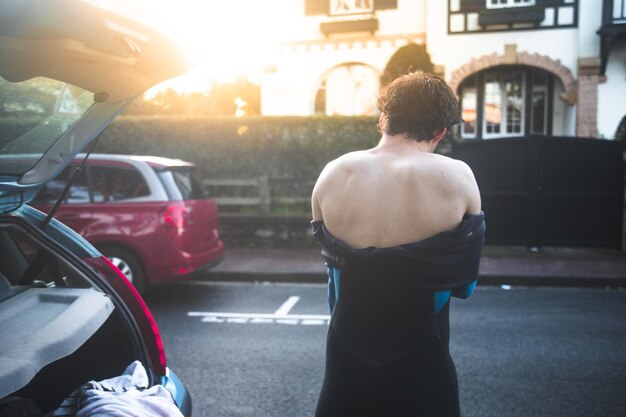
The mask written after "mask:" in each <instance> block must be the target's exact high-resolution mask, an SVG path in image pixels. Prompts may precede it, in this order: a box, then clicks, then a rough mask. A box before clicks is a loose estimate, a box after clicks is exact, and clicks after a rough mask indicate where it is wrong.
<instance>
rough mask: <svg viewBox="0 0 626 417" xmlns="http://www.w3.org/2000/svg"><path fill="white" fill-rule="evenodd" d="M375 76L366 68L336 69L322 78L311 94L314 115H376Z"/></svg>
mask: <svg viewBox="0 0 626 417" xmlns="http://www.w3.org/2000/svg"><path fill="white" fill-rule="evenodd" d="M378 89H379V73H378V71H377V70H376V69H374V68H372V67H370V66H369V65H365V64H361V63H356V62H351V63H345V64H341V65H338V66H336V67H334V68H333V69H331V70H330V71H328V72H327V73H326V74H325V76H324V77H323V79H322V81H321V83H320V87H319V88H318V90H317V92H316V94H315V114H326V115H331V116H332V115H342V116H363V115H374V114H376V112H377V110H376V97H377V95H378Z"/></svg>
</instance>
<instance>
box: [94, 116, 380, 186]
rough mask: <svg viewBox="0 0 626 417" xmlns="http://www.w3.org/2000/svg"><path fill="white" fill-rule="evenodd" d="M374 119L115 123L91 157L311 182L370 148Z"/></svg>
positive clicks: (180, 119) (207, 175)
mask: <svg viewBox="0 0 626 417" xmlns="http://www.w3.org/2000/svg"><path fill="white" fill-rule="evenodd" d="M376 123H377V118H376V117H336V116H335V117H328V116H312V117H244V118H235V117H216V118H203V117H185V116H176V117H166V116H165V117H164V116H156V117H155V116H152V117H121V118H118V119H117V120H116V121H115V122H114V123H113V124H112V125H111V126H109V127H108V128H107V129H106V130H105V131H104V133H103V136H102V138H101V139H100V142H99V143H98V145H97V147H96V149H95V151H96V152H105V153H124V154H138V155H140V154H143V155H157V156H164V157H170V158H180V159H184V160H187V161H190V162H193V163H195V164H196V165H197V167H198V170H199V172H200V176H201V177H204V178H251V177H258V176H260V175H268V176H270V177H274V178H276V177H278V178H280V177H292V178H304V179H313V180H314V179H316V178H317V176H318V175H319V173H320V171H321V170H322V168H323V167H324V165H325V164H326V163H327V162H329V161H330V160H332V159H334V158H336V157H338V156H339V155H342V154H344V153H346V152H350V151H354V150H358V149H365V148H370V147H372V146H375V144H376V143H377V141H378V138H379V136H378V132H377V129H376Z"/></svg>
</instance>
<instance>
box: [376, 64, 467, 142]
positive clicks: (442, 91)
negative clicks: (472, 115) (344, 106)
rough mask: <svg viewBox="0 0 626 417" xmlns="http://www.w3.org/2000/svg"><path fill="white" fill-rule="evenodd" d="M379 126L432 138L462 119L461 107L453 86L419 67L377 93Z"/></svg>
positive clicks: (388, 131)
mask: <svg viewBox="0 0 626 417" xmlns="http://www.w3.org/2000/svg"><path fill="white" fill-rule="evenodd" d="M377 104H378V110H380V112H381V122H380V124H379V128H380V130H381V131H382V132H383V133H386V134H388V135H398V134H404V135H405V136H406V137H408V138H412V139H415V140H417V141H423V140H431V139H433V138H434V137H435V136H436V135H437V134H438V133H442V131H443V130H444V129H449V128H450V127H451V126H454V125H455V124H457V123H461V122H462V121H463V120H462V119H461V109H460V106H459V102H458V100H457V98H456V96H455V95H454V92H453V91H452V89H451V88H450V87H449V86H448V85H447V84H446V83H445V82H444V81H443V80H441V79H440V78H438V77H436V76H435V75H432V74H427V73H424V72H421V71H417V72H414V73H411V74H406V75H403V76H401V77H398V78H396V79H395V80H394V81H392V82H391V83H389V84H387V85H386V86H385V87H384V88H383V89H382V90H381V92H380V94H379V95H378V103H377Z"/></svg>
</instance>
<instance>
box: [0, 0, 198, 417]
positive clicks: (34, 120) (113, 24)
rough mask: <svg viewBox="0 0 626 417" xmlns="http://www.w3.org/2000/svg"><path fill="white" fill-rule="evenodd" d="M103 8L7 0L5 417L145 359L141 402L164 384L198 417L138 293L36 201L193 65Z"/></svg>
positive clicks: (1, 342) (2, 48) (171, 399)
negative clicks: (104, 135)
mask: <svg viewBox="0 0 626 417" xmlns="http://www.w3.org/2000/svg"><path fill="white" fill-rule="evenodd" d="M93 3H94V2H91V3H90V2H87V1H67V0H46V1H43V2H42V1H40V0H20V1H17V2H14V1H0V254H1V255H0V414H2V415H16V414H17V410H20V411H21V414H17V415H25V410H28V411H29V412H31V414H28V415H41V414H40V413H48V412H50V411H52V410H54V409H55V408H56V407H57V406H58V405H59V404H60V403H61V402H62V401H64V399H66V398H67V397H68V396H69V395H70V394H71V393H72V392H73V391H74V390H75V389H76V388H79V387H80V386H85V385H83V384H86V383H88V381H90V380H93V381H102V380H104V379H109V378H116V376H119V375H121V374H122V373H124V372H125V370H128V369H134V370H137V369H139V365H141V369H143V370H144V371H145V373H144V376H145V378H142V379H144V380H145V381H142V382H141V383H142V388H145V390H144V391H141V393H142V394H141V395H138V396H137V397H135V400H138V398H139V397H142V398H143V396H147V395H152V392H153V391H154V392H159V393H161V394H164V397H165V398H164V399H163V400H164V401H168V404H169V405H170V406H171V407H173V409H174V410H175V411H176V412H177V413H178V414H180V413H182V414H183V415H187V416H189V415H191V400H190V397H189V393H188V391H187V389H186V388H185V386H184V385H183V384H182V383H181V381H180V379H179V378H178V377H177V375H176V374H175V373H174V372H173V371H172V370H171V369H169V368H168V366H167V360H166V357H165V352H164V349H163V343H162V341H161V336H160V334H159V331H158V328H157V325H156V323H155V321H154V319H153V317H152V315H151V313H150V311H149V309H148V308H147V307H146V304H145V303H144V301H143V299H142V298H141V296H140V295H139V293H138V292H137V291H136V289H135V288H134V287H133V286H132V285H131V284H130V283H129V281H128V280H127V279H126V278H125V277H124V275H123V274H122V273H121V272H120V270H119V269H118V268H116V267H115V266H114V265H113V264H112V263H111V262H110V261H109V260H108V259H107V258H106V257H104V256H103V255H102V254H101V253H100V252H99V251H98V250H97V249H96V248H95V247H94V246H93V245H91V244H90V243H88V242H87V241H86V240H85V239H84V238H83V237H81V236H80V235H79V234H77V233H76V232H74V231H73V230H71V229H70V228H68V227H67V226H65V225H63V224H62V223H60V222H59V221H57V220H55V219H53V218H50V217H49V216H46V215H45V214H43V213H42V212H40V211H38V210H36V209H35V208H32V207H30V206H28V205H27V204H26V203H27V202H28V201H30V199H32V197H33V196H34V195H35V194H36V193H37V190H38V189H39V188H41V187H42V186H43V185H44V184H46V183H47V182H48V181H50V180H52V179H53V178H55V177H56V176H58V175H59V174H60V173H61V171H62V170H63V169H64V168H65V166H67V164H69V163H71V161H72V160H74V158H75V157H76V155H77V154H78V153H79V152H80V151H81V150H82V149H84V148H85V147H86V146H88V145H89V144H90V143H91V142H92V141H93V140H94V139H95V138H96V137H98V135H99V134H100V133H101V132H102V130H103V129H104V128H105V127H106V126H107V125H108V124H109V123H110V122H111V121H112V120H113V119H114V118H115V116H116V115H117V114H118V113H119V112H121V111H122V110H123V109H124V108H125V107H126V106H127V105H128V103H129V102H130V101H131V100H132V98H133V97H136V96H137V95H140V94H141V93H142V92H143V91H145V90H146V89H147V88H149V87H150V86H152V85H154V84H157V83H159V82H161V81H163V80H165V79H168V78H171V77H172V76H175V75H177V74H179V73H181V72H183V71H184V70H186V65H185V64H184V63H183V61H182V60H181V59H180V56H179V50H178V48H176V47H175V46H174V45H173V44H172V43H171V42H169V41H168V40H167V39H165V38H164V37H163V36H161V35H159V33H157V32H155V31H154V30H152V29H149V28H147V27H145V26H143V25H140V24H138V23H136V22H134V21H133V20H131V19H128V18H126V17H123V16H121V15H119V14H116V13H113V12H110V11H106V10H104V9H101V8H99V7H98V6H96V5H95V4H93ZM100 3H102V2H100ZM157 171H158V170H157ZM176 204H178V203H175V204H174V205H173V207H186V206H185V205H179V206H176ZM175 210H176V209H174V211H175ZM181 210H183V211H184V209H181ZM172 219H176V217H175V216H172ZM144 384H145V386H144ZM89 386H98V384H97V383H94V384H91V385H89ZM131 389H132V388H131ZM164 390H165V391H164ZM122 397H124V395H122V394H121V393H120V396H117V395H116V398H120V399H121V398H122ZM152 411H155V412H156V411H157V409H156V408H155V409H154V410H152ZM146 414H147V413H146V412H144V413H139V412H137V413H136V415H146ZM155 414H156V413H152V414H151V415H155ZM174 414H176V413H174ZM169 415H172V414H171V413H170V414H169Z"/></svg>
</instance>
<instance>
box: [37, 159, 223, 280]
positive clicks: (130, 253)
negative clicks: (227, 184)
mask: <svg viewBox="0 0 626 417" xmlns="http://www.w3.org/2000/svg"><path fill="white" fill-rule="evenodd" d="M84 158H85V155H79V158H76V159H74V160H73V161H72V163H71V164H70V165H69V166H68V167H67V168H66V169H64V170H63V172H61V175H59V176H58V177H56V178H55V179H54V180H52V181H49V182H48V183H47V184H46V185H45V186H44V188H43V189H41V191H39V193H38V194H37V196H36V197H35V198H34V199H33V201H32V202H31V203H30V204H31V205H32V206H34V207H36V208H38V209H40V210H42V211H43V212H45V213H47V212H49V211H50V209H51V208H52V207H53V205H54V203H55V201H56V200H57V198H58V197H59V194H60V192H61V190H62V189H63V188H64V186H65V184H66V183H67V180H68V178H69V177H70V175H71V173H72V171H73V170H75V169H76V167H77V166H79V165H80V164H81V161H82V159H84ZM194 171H195V167H194V166H193V164H191V163H189V162H185V161H181V160H179V159H169V158H159V157H154V156H131V155H106V154H91V155H89V157H88V159H87V160H86V161H85V163H84V166H83V168H82V169H81V170H80V171H77V173H76V174H75V176H74V178H73V181H72V185H71V188H70V189H69V192H68V193H67V195H66V197H65V199H64V201H63V205H61V206H60V207H59V209H58V210H57V211H56V213H55V215H54V217H55V218H56V219H58V220H60V221H61V222H63V223H65V224H66V225H67V226H69V227H70V228H72V229H74V230H75V231H76V232H78V233H79V234H80V235H81V236H83V237H84V238H85V239H87V240H88V241H89V242H90V243H91V244H93V245H94V246H95V247H96V248H98V249H99V250H100V251H101V252H102V253H103V254H104V255H105V256H106V257H108V258H109V260H110V261H111V262H112V263H113V264H114V265H115V266H117V267H118V268H119V269H120V270H121V271H122V272H123V273H124V275H126V277H127V278H128V279H129V281H131V282H132V283H133V284H134V285H135V287H136V288H137V289H138V290H139V291H140V292H141V291H143V290H144V288H145V287H146V286H149V285H154V284H162V283H167V282H173V281H177V280H180V279H183V278H184V277H187V276H189V274H190V273H192V272H195V271H197V270H199V269H208V268H210V267H212V266H214V265H216V264H217V263H218V262H219V261H221V260H222V258H223V255H224V243H223V242H222V240H221V239H220V235H219V226H218V211H217V205H216V204H215V202H214V201H213V199H211V198H209V197H208V196H207V195H206V194H205V193H204V191H203V189H202V186H201V185H200V183H199V182H198V180H197V179H196V177H195V174H194Z"/></svg>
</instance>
